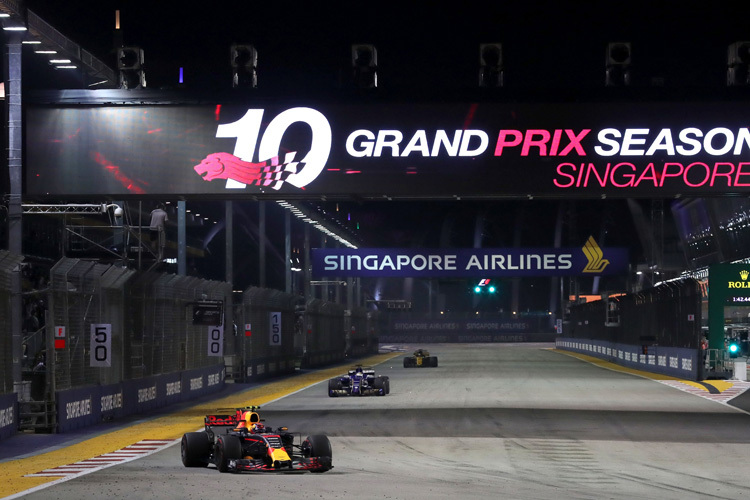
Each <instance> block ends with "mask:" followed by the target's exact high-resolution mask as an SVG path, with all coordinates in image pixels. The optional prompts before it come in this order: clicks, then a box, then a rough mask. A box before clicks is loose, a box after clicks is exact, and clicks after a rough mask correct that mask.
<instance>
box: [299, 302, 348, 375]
mask: <svg viewBox="0 0 750 500" xmlns="http://www.w3.org/2000/svg"><path fill="white" fill-rule="evenodd" d="M295 346H296V347H297V352H298V355H299V356H300V357H301V359H302V366H303V367H312V366H320V365H326V364H331V363H337V362H341V361H344V359H345V357H346V336H345V328H344V306H343V305H341V304H336V303H334V302H326V301H323V300H320V299H313V300H311V301H308V303H307V305H306V307H305V308H304V311H301V312H298V318H297V325H296V329H295Z"/></svg>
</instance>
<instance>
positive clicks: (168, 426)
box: [0, 352, 400, 498]
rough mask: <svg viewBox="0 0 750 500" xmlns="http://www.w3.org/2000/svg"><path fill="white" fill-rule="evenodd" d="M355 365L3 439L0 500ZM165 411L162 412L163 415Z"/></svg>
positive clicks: (382, 357) (372, 361) (377, 359)
mask: <svg viewBox="0 0 750 500" xmlns="http://www.w3.org/2000/svg"><path fill="white" fill-rule="evenodd" d="M399 354H400V353H394V352H383V353H382V354H378V355H376V356H371V357H368V358H364V359H361V360H357V363H363V364H366V365H377V364H379V363H382V362H383V361H386V360H388V359H390V358H392V357H394V356H398V355H399ZM350 366H351V365H350V364H345V365H337V366H335V367H332V368H328V369H323V370H314V371H310V372H305V373H300V374H298V375H295V376H291V377H287V378H283V379H281V380H273V381H269V382H266V383H261V384H251V385H249V388H247V389H243V385H242V384H228V386H227V389H226V390H225V391H223V392H222V393H221V394H219V395H218V396H213V397H204V398H202V401H201V402H199V403H197V404H196V403H193V404H189V406H187V407H185V405H184V404H183V405H180V406H181V407H182V408H181V409H178V410H169V409H167V410H166V411H167V413H165V414H159V413H157V414H152V415H150V416H142V418H140V419H137V420H135V419H129V421H127V422H124V423H113V424H110V425H107V424H102V425H99V426H92V427H89V428H85V429H81V430H79V431H77V432H72V433H66V434H54V435H44V434H33V435H24V434H19V435H17V436H14V437H12V438H10V439H9V440H8V441H5V442H2V441H0V464H1V465H0V498H5V497H7V496H9V495H13V494H17V493H19V492H22V491H26V490H28V489H32V488H35V487H38V486H40V485H44V484H45V483H49V482H52V481H55V480H58V479H59V477H42V476H36V477H28V474H30V473H33V472H36V471H42V470H46V469H52V468H55V467H59V466H64V465H66V464H72V463H76V462H79V461H81V460H86V459H89V458H91V457H97V456H100V455H104V454H106V453H110V452H112V451H114V450H120V449H123V448H126V447H128V446H131V445H133V444H134V443H138V442H141V441H143V440H166V441H173V440H176V439H180V438H181V437H182V435H183V434H185V433H186V432H193V431H196V430H199V429H201V428H202V427H203V417H204V416H205V415H207V414H209V413H212V412H214V410H215V409H216V408H239V407H244V406H251V405H260V406H262V405H265V404H266V403H268V402H270V401H275V400H277V399H279V398H282V397H285V396H288V395H290V394H294V393H295V392H297V391H299V390H301V389H304V388H306V387H309V386H311V385H314V384H317V383H319V382H321V381H324V380H328V379H329V378H331V377H334V376H336V375H338V374H341V373H342V372H344V371H346V369H348V368H349V367H350ZM160 413H161V412H160Z"/></svg>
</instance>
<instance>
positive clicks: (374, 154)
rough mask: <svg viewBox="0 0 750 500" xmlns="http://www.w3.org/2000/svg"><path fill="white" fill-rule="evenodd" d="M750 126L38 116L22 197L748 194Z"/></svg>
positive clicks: (273, 107) (496, 118)
mask: <svg viewBox="0 0 750 500" xmlns="http://www.w3.org/2000/svg"><path fill="white" fill-rule="evenodd" d="M749 114H750V105H748V104H747V103H726V102H716V103H655V102H651V103H435V104H422V103H420V104H414V103H377V104H365V103H355V104H346V105H345V104H342V103H338V104H334V103H328V104H315V105H310V106H299V105H296V106H291V105H281V104H269V103H268V102H258V103H257V104H250V105H242V106H240V105H236V104H231V105H229V104H227V105H219V104H217V105H213V106H187V105H182V106H177V105H161V106H155V105H128V106H124V105H123V106H89V107H87V106H69V107H45V106H40V105H37V106H34V105H31V106H29V107H28V108H27V110H26V122H25V123H26V134H25V137H26V150H25V154H26V165H25V193H26V194H27V195H33V196H57V197H59V196H61V195H69V196H75V195H78V196H88V195H109V196H137V195H180V196H191V195H198V196H201V195H221V196H222V197H242V196H261V197H263V196H267V197H276V198H278V197H284V196H289V195H295V196H298V197H315V196H322V195H340V196H347V197H348V196H352V195H356V196H361V197H369V198H382V197H383V196H396V197H399V196H401V197H413V196H420V197H452V196H529V195H538V196H545V195H547V196H558V197H559V196H571V197H586V196H602V195H607V196H614V197H632V196H644V197H662V196H675V195H684V196H698V195H728V194H742V193H748V192H750V130H748V126H747V119H746V117H747V116H748V115H749Z"/></svg>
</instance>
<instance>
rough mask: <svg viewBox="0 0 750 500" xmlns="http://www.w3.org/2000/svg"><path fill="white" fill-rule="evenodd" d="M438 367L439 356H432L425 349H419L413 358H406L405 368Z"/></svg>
mask: <svg viewBox="0 0 750 500" xmlns="http://www.w3.org/2000/svg"><path fill="white" fill-rule="evenodd" d="M437 365H438V359H437V356H430V353H429V351H427V350H425V349H417V350H416V351H414V354H413V355H411V356H406V357H405V358H404V368H409V367H412V366H419V367H422V366H431V367H435V366H437Z"/></svg>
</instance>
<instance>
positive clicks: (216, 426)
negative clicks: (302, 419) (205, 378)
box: [181, 406, 333, 472]
mask: <svg viewBox="0 0 750 500" xmlns="http://www.w3.org/2000/svg"><path fill="white" fill-rule="evenodd" d="M259 409H260V407H259V406H249V407H246V408H236V409H230V410H227V412H231V411H233V412H234V413H226V414H221V415H207V416H206V417H205V419H204V423H205V430H203V431H198V432H188V433H187V434H184V435H183V436H182V446H181V452H182V464H183V465H184V466H185V467H208V466H209V465H211V464H213V465H215V466H216V468H217V469H219V471H220V472H242V471H251V472H256V471H257V472H266V471H274V472H284V471H286V472H289V471H310V472H326V471H329V470H331V469H333V465H332V460H331V458H332V455H333V453H332V451H331V443H330V441H329V440H328V437H327V436H325V435H322V434H316V435H312V436H308V437H307V438H306V439H305V440H304V441H302V436H301V435H300V436H299V438H298V439H295V434H293V433H291V432H289V431H288V430H287V428H286V427H278V428H276V429H273V428H271V427H267V426H266V425H265V424H264V423H263V419H261V418H260V416H259V415H258V413H257V410H259ZM295 441H297V443H295Z"/></svg>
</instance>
